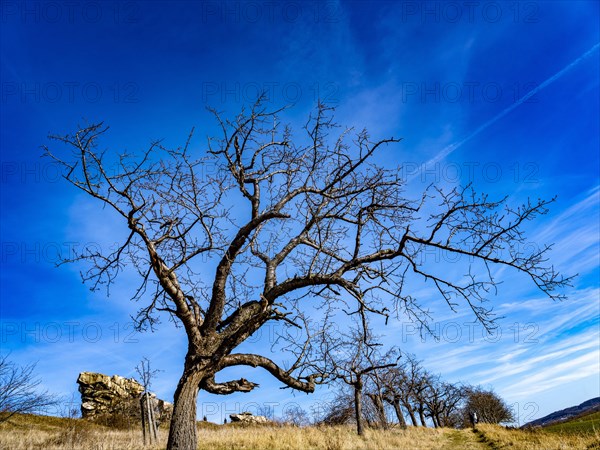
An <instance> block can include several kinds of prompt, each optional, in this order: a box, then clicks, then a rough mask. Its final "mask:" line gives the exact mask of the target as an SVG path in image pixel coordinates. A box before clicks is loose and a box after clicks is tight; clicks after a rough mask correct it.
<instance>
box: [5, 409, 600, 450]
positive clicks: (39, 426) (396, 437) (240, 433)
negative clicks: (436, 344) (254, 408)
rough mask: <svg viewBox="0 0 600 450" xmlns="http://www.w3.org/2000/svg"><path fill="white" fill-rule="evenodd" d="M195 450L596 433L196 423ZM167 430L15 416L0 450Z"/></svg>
mask: <svg viewBox="0 0 600 450" xmlns="http://www.w3.org/2000/svg"><path fill="white" fill-rule="evenodd" d="M198 434H199V436H198V437H199V439H198V441H199V447H198V450H208V449H210V450H226V449H242V450H310V449H312V450H321V449H327V450H359V449H363V450H367V449H375V448H376V449H414V450H434V449H435V450H438V449H444V450H486V449H487V450H489V449H494V450H502V449H507V450H508V449H510V450H533V449H540V448H543V449H544V450H558V449H565V448H569V449H573V450H591V449H600V434H598V433H595V434H594V433H592V434H590V433H583V434H582V433H579V432H578V431H577V430H575V429H570V430H563V431H561V432H560V433H555V432H551V431H546V430H545V429H544V430H530V431H525V430H520V429H506V428H504V427H501V426H496V425H485V424H480V425H478V426H477V429H476V430H471V429H464V430H455V429H450V428H441V429H439V428H438V429H435V428H423V427H416V428H415V427H409V428H408V429H406V430H402V429H400V428H397V427H395V428H391V429H388V430H379V429H367V430H366V434H365V436H364V437H362V438H361V437H358V436H357V435H356V433H355V432H354V430H353V429H352V428H351V427H347V426H336V427H304V428H298V427H293V426H288V425H278V424H267V425H254V426H239V425H237V424H227V425H216V424H211V423H203V422H199V423H198ZM166 440H167V430H166V429H164V428H163V429H159V444H157V445H155V446H152V447H150V446H148V447H144V446H143V440H142V435H141V431H140V430H139V429H130V430H127V429H123V430H117V429H110V428H107V427H103V426H100V425H96V424H93V423H90V422H89V421H86V420H82V419H60V418H56V417H46V416H35V415H20V416H14V417H13V418H11V419H10V420H9V421H8V422H5V423H0V449H2V450H4V449H6V450H9V449H10V450H33V449H44V450H67V449H69V450H79V449H81V450H89V449H102V450H138V449H139V450H141V449H143V448H146V449H152V450H163V449H164V448H165V447H166Z"/></svg>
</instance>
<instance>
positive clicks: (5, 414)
mask: <svg viewBox="0 0 600 450" xmlns="http://www.w3.org/2000/svg"><path fill="white" fill-rule="evenodd" d="M35 366H36V365H35V364H28V365H26V366H22V367H21V366H18V365H17V364H15V363H14V362H12V361H10V360H9V359H8V356H7V355H5V356H0V423H2V422H6V421H7V420H9V419H10V418H11V417H12V416H14V415H15V414H31V413H40V412H43V411H44V410H46V409H47V408H49V407H53V406H57V405H58V403H59V399H58V398H57V397H55V396H54V395H52V394H49V393H48V391H39V390H38V388H39V385H40V383H41V382H42V380H41V379H40V378H37V377H36V376H35V374H34V371H35Z"/></svg>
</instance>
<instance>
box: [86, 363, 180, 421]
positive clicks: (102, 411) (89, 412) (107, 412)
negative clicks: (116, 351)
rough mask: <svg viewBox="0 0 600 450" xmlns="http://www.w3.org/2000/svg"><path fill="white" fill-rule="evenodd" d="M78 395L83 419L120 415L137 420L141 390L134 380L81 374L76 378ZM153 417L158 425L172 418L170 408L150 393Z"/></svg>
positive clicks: (169, 404)
mask: <svg viewBox="0 0 600 450" xmlns="http://www.w3.org/2000/svg"><path fill="white" fill-rule="evenodd" d="M77 384H79V392H80V393H81V415H82V417H83V418H85V419H92V420H94V419H97V418H99V417H103V418H106V417H107V416H111V415H112V416H114V415H122V416H127V417H128V418H130V419H134V420H135V419H139V418H140V417H141V413H140V396H141V394H142V393H143V392H144V387H143V386H142V385H141V384H140V383H138V382H137V381H136V380H135V379H133V378H124V377H120V376H118V375H113V376H112V377H109V376H108V375H104V374H101V373H94V372H82V373H80V374H79V377H78V378H77ZM150 398H151V403H152V406H153V407H154V412H155V417H156V418H157V421H158V422H159V424H160V423H163V422H167V421H169V420H170V418H171V413H172V411H173V405H172V404H171V403H169V402H165V401H163V400H160V399H158V398H156V396H155V395H154V394H152V393H151V394H150Z"/></svg>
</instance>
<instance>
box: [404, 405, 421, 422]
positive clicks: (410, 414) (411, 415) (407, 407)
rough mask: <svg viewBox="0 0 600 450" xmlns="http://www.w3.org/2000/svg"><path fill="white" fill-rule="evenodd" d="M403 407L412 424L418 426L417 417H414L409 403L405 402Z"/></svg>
mask: <svg viewBox="0 0 600 450" xmlns="http://www.w3.org/2000/svg"><path fill="white" fill-rule="evenodd" d="M404 407H405V408H406V410H407V411H408V415H409V416H410V421H411V422H412V424H413V426H414V427H418V426H419V424H418V423H417V418H416V417H415V412H414V411H413V408H412V406H410V403H408V402H405V403H404Z"/></svg>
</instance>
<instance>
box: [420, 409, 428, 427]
mask: <svg viewBox="0 0 600 450" xmlns="http://www.w3.org/2000/svg"><path fill="white" fill-rule="evenodd" d="M419 419H421V425H423V426H424V427H426V426H427V422H426V421H425V409H424V408H423V406H419Z"/></svg>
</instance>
